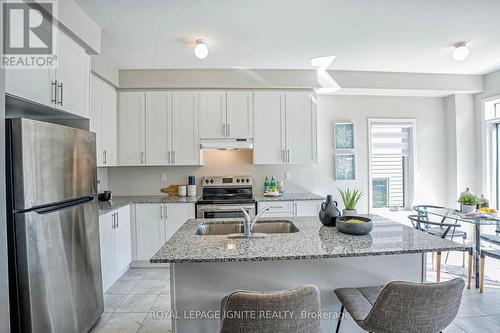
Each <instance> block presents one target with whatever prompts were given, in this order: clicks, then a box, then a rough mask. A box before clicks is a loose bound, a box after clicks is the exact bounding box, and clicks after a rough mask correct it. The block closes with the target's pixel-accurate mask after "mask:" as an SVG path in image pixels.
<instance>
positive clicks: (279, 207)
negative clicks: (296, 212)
mask: <svg viewBox="0 0 500 333" xmlns="http://www.w3.org/2000/svg"><path fill="white" fill-rule="evenodd" d="M269 208H276V209H283V208H285V207H283V206H269Z"/></svg>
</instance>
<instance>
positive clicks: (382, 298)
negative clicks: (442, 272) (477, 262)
mask: <svg viewBox="0 0 500 333" xmlns="http://www.w3.org/2000/svg"><path fill="white" fill-rule="evenodd" d="M463 289H464V281H463V280H462V279H460V278H455V279H453V280H450V281H446V282H440V283H413V282H402V281H393V282H390V283H388V284H387V285H386V286H385V287H365V288H340V289H335V294H336V295H337V297H338V299H339V300H340V303H341V304H342V305H341V308H340V317H339V320H338V322H337V330H336V331H335V332H336V333H338V332H339V330H340V324H341V323H342V316H343V314H344V309H345V310H347V312H349V314H350V315H351V316H352V318H353V319H354V321H355V322H356V324H358V326H359V327H361V328H362V329H364V330H366V331H369V332H387V333H399V332H405V333H436V332H441V331H442V330H443V329H445V328H446V327H447V326H448V325H450V324H451V322H452V321H453V320H454V319H455V317H456V315H457V313H458V309H459V308H460V301H461V300H462V291H463Z"/></svg>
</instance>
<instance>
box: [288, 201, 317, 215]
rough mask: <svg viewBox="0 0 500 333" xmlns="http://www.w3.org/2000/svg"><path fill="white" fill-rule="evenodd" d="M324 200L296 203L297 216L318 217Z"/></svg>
mask: <svg viewBox="0 0 500 333" xmlns="http://www.w3.org/2000/svg"><path fill="white" fill-rule="evenodd" d="M322 203H323V200H304V201H295V202H294V205H295V216H318V214H319V211H320V210H321V204H322Z"/></svg>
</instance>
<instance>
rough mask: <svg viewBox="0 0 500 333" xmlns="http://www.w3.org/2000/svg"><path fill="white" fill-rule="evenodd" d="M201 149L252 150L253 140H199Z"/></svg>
mask: <svg viewBox="0 0 500 333" xmlns="http://www.w3.org/2000/svg"><path fill="white" fill-rule="evenodd" d="M200 148H201V149H220V150H235V149H253V139H201V142H200Z"/></svg>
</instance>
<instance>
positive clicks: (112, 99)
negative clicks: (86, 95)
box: [90, 76, 118, 167]
mask: <svg viewBox="0 0 500 333" xmlns="http://www.w3.org/2000/svg"><path fill="white" fill-rule="evenodd" d="M116 99H117V95H116V90H115V88H114V87H112V86H110V85H109V84H107V83H106V82H104V81H102V80H100V79H99V78H97V77H95V76H92V78H91V85H90V102H91V103H90V130H91V131H92V132H95V133H96V138H97V143H96V147H97V149H96V154H97V166H101V167H102V166H112V165H117V163H118V149H117V142H116V141H117V121H118V118H117V106H116Z"/></svg>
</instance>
